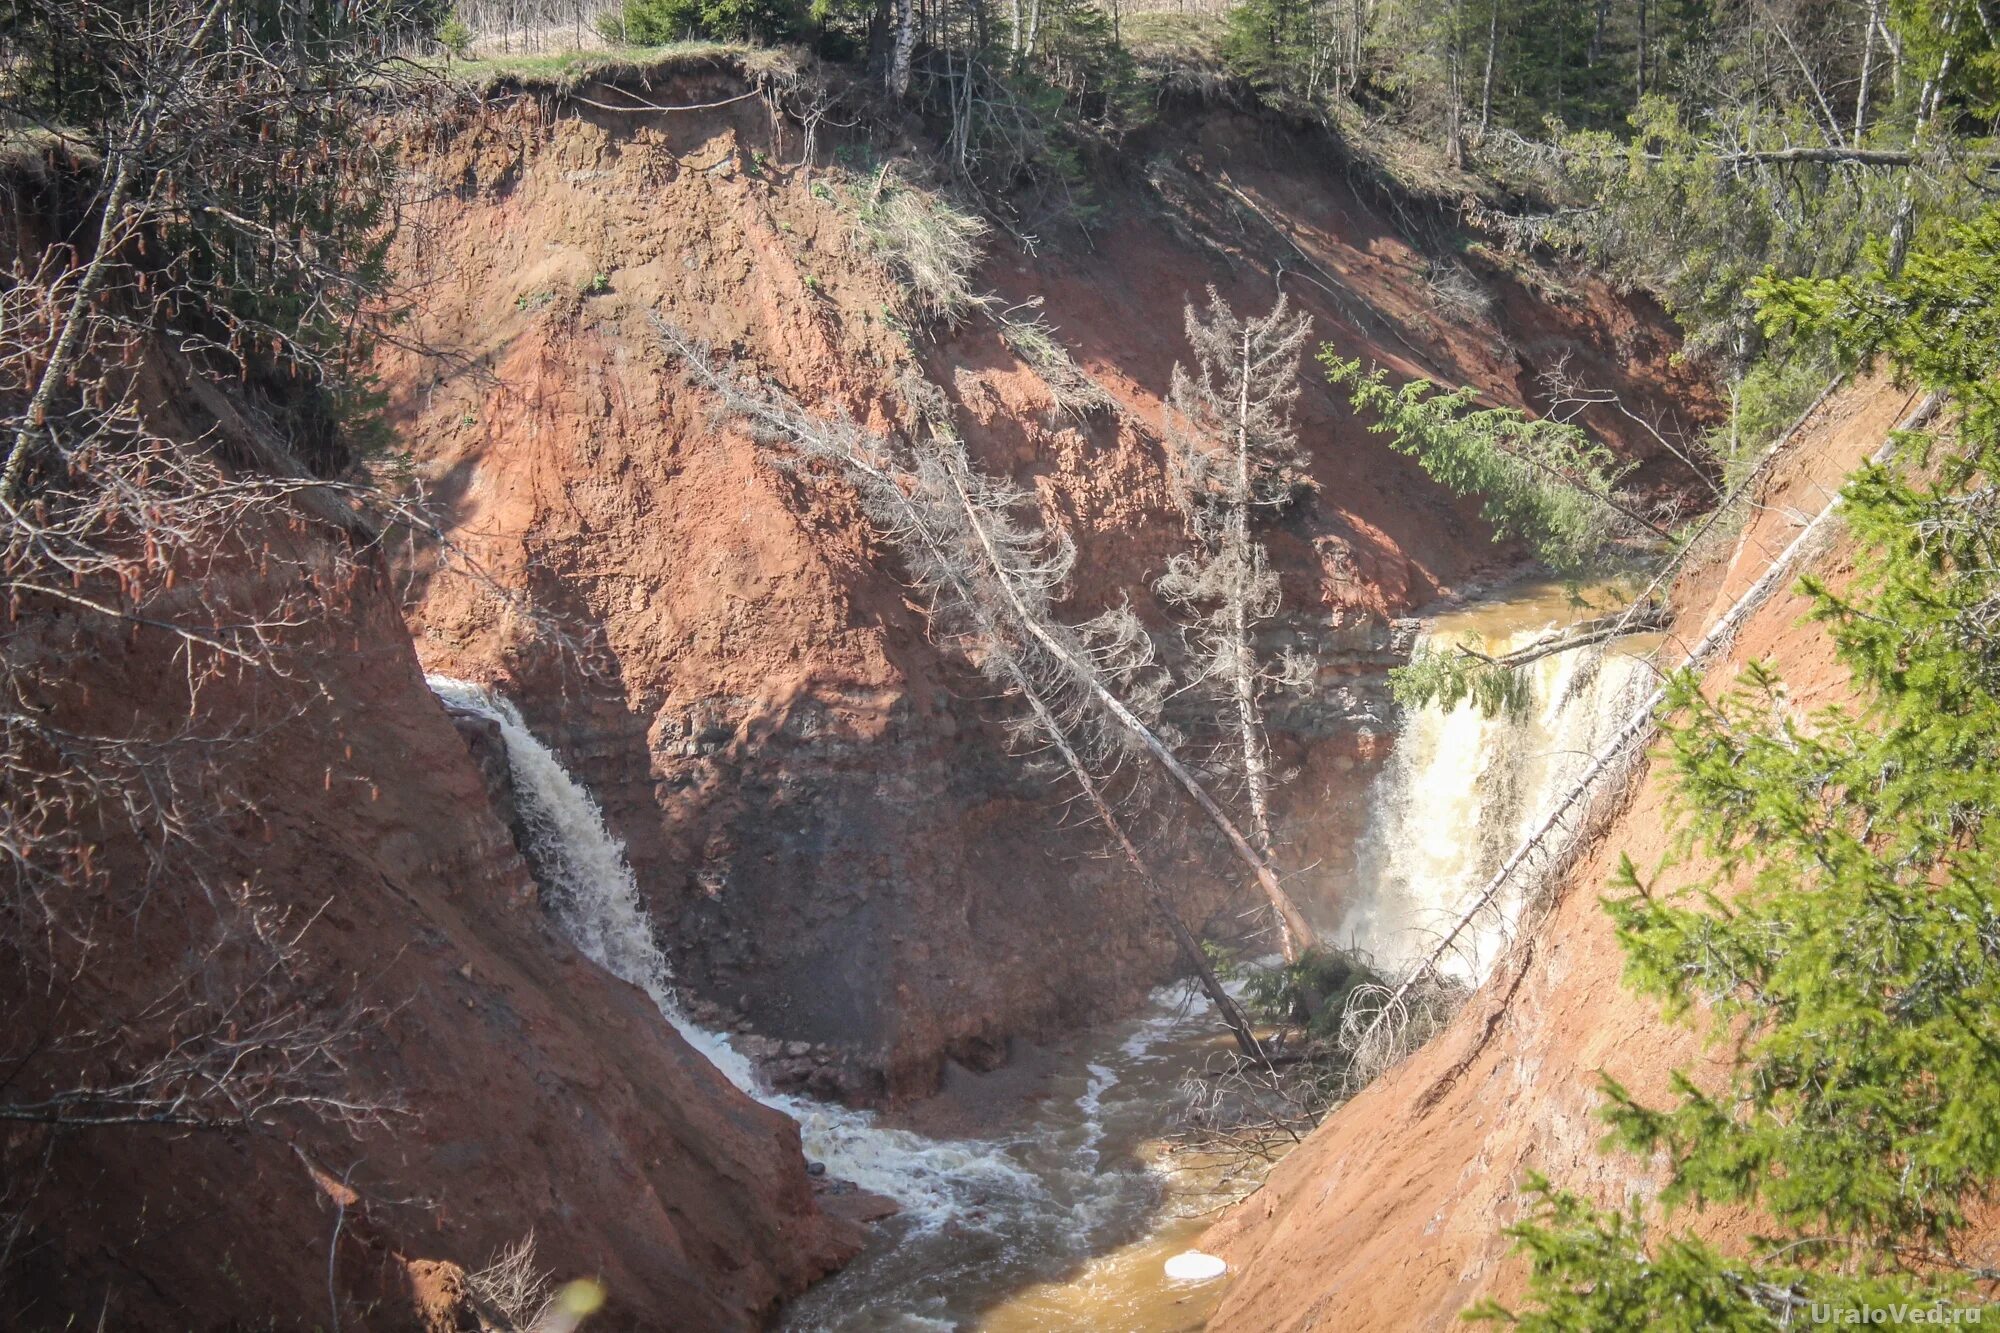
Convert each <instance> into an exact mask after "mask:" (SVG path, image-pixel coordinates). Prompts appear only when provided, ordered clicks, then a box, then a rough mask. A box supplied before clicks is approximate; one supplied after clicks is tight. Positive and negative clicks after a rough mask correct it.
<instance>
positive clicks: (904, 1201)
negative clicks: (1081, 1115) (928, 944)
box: [428, 676, 1042, 1227]
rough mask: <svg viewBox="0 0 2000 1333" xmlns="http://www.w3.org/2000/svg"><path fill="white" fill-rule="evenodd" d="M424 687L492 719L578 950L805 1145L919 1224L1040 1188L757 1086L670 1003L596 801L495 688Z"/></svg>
mask: <svg viewBox="0 0 2000 1333" xmlns="http://www.w3.org/2000/svg"><path fill="white" fill-rule="evenodd" d="M428 681H429V684H430V687H431V692H432V693H434V694H436V695H437V696H438V698H440V699H442V700H444V701H445V702H446V703H448V704H450V705H452V706H453V707H455V708H458V709H461V710H463V711H466V712H471V713H477V714H479V715H480V716H481V717H486V718H490V719H492V720H493V721H495V722H497V723H499V724H500V731H501V735H502V736H503V738H504V739H505V740H506V743H507V763H508V766H509V767H510V768H511V769H512V770H513V774H514V786H515V792H516V796H517V799H518V800H519V803H520V810H521V818H522V821H523V822H524V823H525V824H526V825H527V829H528V836H529V838H530V840H531V841H532V843H533V845H534V849H535V859H536V860H537V862H538V863H539V866H538V868H539V870H540V871H541V873H542V875H543V877H544V878H545V879H546V880H548V881H550V882H549V883H548V884H547V886H546V887H547V889H548V891H549V893H548V896H549V900H550V906H551V908H552V909H553V912H554V915H555V918H556V920H557V922H558V924H560V925H561V926H562V928H563V930H564V931H565V933H567V934H568V935H569V937H570V940H571V941H572V942H573V943H574V944H575V945H576V947H577V948H578V949H580V950H582V952H583V954H584V956H585V957H587V958H589V959H590V960H591V961H592V962H594V963H596V964H597V965H598V966H599V967H602V968H603V969H604V970H605V971H607V972H609V973H611V974H612V975H613V976H615V977H618V978H620V979H621V980H624V981H628V982H631V983H632V984H633V985H635V986H638V987H640V988H641V989H642V990H644V991H645V992H646V994H647V995H649V996H651V997H652V1000H653V1003H654V1004H656V1005H658V1006H659V1010H660V1014H661V1016H662V1017H664V1018H665V1019H666V1020H667V1021H668V1022H669V1023H671V1024H673V1026H674V1028H675V1029H676V1030H677V1031H678V1032H679V1033H680V1034H681V1036H682V1037H683V1038H685V1039H686V1040H687V1043H688V1044H689V1045H690V1046H692V1047H694V1048H695V1050H697V1051H699V1052H701V1054H702V1055H703V1056H704V1057H706V1058H707V1060H708V1061H709V1063H710V1064H712V1065H714V1066H715V1067H716V1069H717V1070H719V1071H721V1073H722V1076H723V1077H724V1078H727V1079H728V1080H729V1081H730V1082H731V1083H733V1084H735V1085H736V1086H737V1087H738V1088H740V1089H742V1090H743V1091H744V1092H746V1093H748V1094H749V1095H750V1096H752V1097H754V1098H756V1099H757V1100H758V1101H760V1102H762V1103H763V1104H764V1105H766V1106H769V1107H773V1108H775V1109H776V1110H779V1111H782V1112H784V1113H785V1114H786V1115H789V1116H791V1117H792V1118H793V1119H794V1120H796V1121H798V1122H799V1136H800V1138H801V1140H802V1141H803V1143H804V1147H805V1152H806V1156H808V1157H810V1158H813V1159H814V1160H816V1161H820V1162H824V1163H825V1164H826V1169H827V1171H828V1172H829V1173H830V1174H832V1175H834V1176H836V1177H838V1178H840V1179H842V1180H851V1181H853V1182H854V1183H855V1184H857V1185H859V1186H861V1187H862V1188H863V1189H866V1190H870V1191H873V1192H874V1193H876V1194H881V1195H885V1196H887V1197H888V1198H891V1199H894V1200H895V1201H896V1202H897V1203H899V1204H901V1205H902V1207H903V1209H904V1212H905V1214H906V1215H907V1216H908V1217H909V1219H910V1220H911V1221H913V1222H915V1223H916V1224H917V1225H919V1226H924V1227H937V1226H941V1225H943V1224H944V1223H945V1222H947V1221H950V1220H952V1219H953V1218H954V1217H959V1216H961V1215H962V1214H964V1213H965V1212H966V1211H967V1204H968V1201H971V1200H978V1201H982V1202H983V1201H985V1200H987V1199H989V1198H991V1197H993V1196H1005V1195H1010V1194H1012V1195H1027V1196H1033V1195H1036V1194H1038V1193H1041V1192H1042V1185H1041V1182H1040V1181H1039V1180H1037V1179H1036V1178H1035V1177H1034V1176H1033V1175H1032V1174H1031V1173H1029V1172H1028V1171H1027V1170H1025V1169H1024V1168H1022V1167H1021V1166H1020V1165H1019V1164H1018V1163H1016V1162H1014V1161H1013V1160H1012V1159H1011V1158H1009V1157H1008V1156H1007V1155H1006V1153H1005V1152H1004V1151H1003V1150H1002V1149H1001V1147H1000V1146H999V1145H996V1144H991V1143H981V1142H978V1141H973V1140H966V1141H948V1140H939V1139H929V1138H925V1137H924V1136H922V1135H919V1134H912V1133H909V1132H908V1131H906V1130H900V1129H890V1128H887V1127H884V1126H881V1125H878V1124H876V1123H875V1122H874V1118H873V1117H872V1116H869V1115H867V1114H866V1113H864V1112H860V1111H851V1110H848V1109H847V1108H846V1107H842V1106H834V1105H830V1104H827V1103H823V1102H815V1101H812V1100H810V1099H808V1098H804V1097H791V1096H786V1095H784V1094H782V1093H774V1092H771V1091H768V1090H767V1089H765V1088H763V1087H762V1086H761V1085H760V1084H759V1082H758V1080H757V1075H756V1070H755V1068H754V1067H753V1066H752V1065H751V1063H750V1060H749V1059H748V1058H747V1057H746V1056H744V1055H743V1053H742V1052H740V1051H738V1050H737V1049H736V1048H735V1047H734V1046H733V1045H731V1044H730V1041H729V1038H728V1037H727V1036H725V1035H723V1034H722V1033H719V1032H710V1031H708V1030H707V1029H705V1028H702V1027H699V1026H697V1025H696V1024H695V1023H694V1022H692V1021H691V1020H690V1019H689V1018H688V1017H687V1015H686V1014H684V1013H682V1012H681V1008H680V1004H679V1002H678V1001H677V1000H676V999H675V997H674V994H673V991H672V989H671V987H670V985H669V977H670V974H669V972H668V970H667V960H666V955H664V954H663V953H661V951H660V946H659V944H658V942H657V941H656V940H655V939H654V938H653V931H652V927H651V925H650V923H649V922H648V921H647V919H646V915H645V910H644V909H643V908H642V907H641V906H640V899H639V886H638V883H637V882H636V881H635V880H634V879H633V877H632V868H631V866H630V865H628V864H627V863H626V860H625V848H624V846H623V844H621V843H620V842H619V841H618V839H617V838H616V837H614V836H613V835H612V833H611V831H610V830H609V829H607V828H606V827H605V825H604V813H603V811H602V810H600V809H599V808H598V805H597V802H596V801H595V800H594V799H592V797H591V795H590V793H589V792H587V791H585V790H584V789H583V787H582V786H581V785H580V784H579V783H578V782H577V781H576V779H574V778H572V777H571V776H570V775H569V773H568V771H567V770H566V769H564V768H563V766H562V763H561V762H560V761H559V760H558V759H557V758H556V757H555V755H554V753H553V752H551V751H550V750H549V748H548V747H547V746H546V745H543V744H542V743H541V741H539V740H537V739H536V738H535V735H534V733H533V732H531V731H529V730H528V728H527V726H526V724H525V723H523V722H522V720H521V714H520V713H519V711H518V710H516V709H515V707H514V705H513V704H511V703H509V702H508V701H507V700H506V699H504V698H501V697H500V696H499V695H497V694H495V693H493V692H492V691H490V690H488V689H486V688H485V687H483V686H480V685H473V684H470V683H468V682H466V681H461V680H453V679H451V678H450V677H447V676H431V677H429V678H428Z"/></svg>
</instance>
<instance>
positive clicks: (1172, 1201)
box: [782, 988, 1255, 1333]
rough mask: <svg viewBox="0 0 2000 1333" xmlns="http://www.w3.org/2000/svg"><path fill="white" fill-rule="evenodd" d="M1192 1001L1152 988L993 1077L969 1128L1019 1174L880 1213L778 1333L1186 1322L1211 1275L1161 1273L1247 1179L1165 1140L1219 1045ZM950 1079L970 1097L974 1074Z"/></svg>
mask: <svg viewBox="0 0 2000 1333" xmlns="http://www.w3.org/2000/svg"><path fill="white" fill-rule="evenodd" d="M1230 1049H1231V1047H1230V1043H1229V1041H1228V1036H1227V1034H1226V1033H1225V1032H1224V1031H1223V1030H1222V1028H1221V1026H1220V1024H1219V1023H1218V1022H1217V1021H1216V1019H1215V1017H1214V1015H1213V1013H1212V1011H1211V1010H1210V1009H1209V1008H1208V1006H1207V1004H1206V1002H1205V1001H1202V1000H1199V999H1193V1000H1191V999H1190V998H1189V997H1188V995H1187V993H1186V992H1185V991H1184V990H1181V989H1180V988H1171V989H1169V990H1166V991H1162V992H1158V993H1156V994H1155V996H1154V997H1153V1003H1152V1006H1151V1008H1150V1011H1149V1012H1148V1013H1147V1014H1146V1015H1145V1016H1144V1017H1142V1018H1139V1019H1136V1020H1133V1021H1130V1022H1126V1023H1120V1024H1114V1025H1109V1026H1106V1027H1103V1028H1100V1029H1095V1030H1093V1031H1090V1032H1088V1033H1085V1034H1081V1035H1080V1036H1078V1037H1076V1038H1075V1039H1073V1040H1072V1041H1071V1042H1070V1043H1068V1045H1067V1046H1065V1047H1064V1048H1063V1049H1061V1050H1060V1051H1056V1052H1052V1053H1046V1054H1045V1055H1044V1056H1043V1058H1042V1059H1041V1060H1040V1063H1041V1065H1042V1068H1041V1070H1040V1071H1039V1073H1038V1074H1037V1075H1036V1076H1035V1077H1034V1078H1033V1080H1032V1083H1033V1087H1032V1088H1031V1089H1029V1090H1027V1091H1026V1092H1025V1093H1024V1092H1023V1090H1022V1089H1020V1088H1018V1087H1009V1088H1007V1089H1005V1090H1004V1091H1001V1090H999V1089H997V1088H996V1089H995V1092H994V1097H993V1100H994V1101H997V1102H1000V1103H1002V1105H1000V1106H999V1107H997V1108H992V1109H989V1111H988V1113H987V1115H986V1117H985V1123H984V1124H982V1125H981V1126H980V1131H979V1138H980V1139H981V1140H982V1141H984V1142H986V1143H988V1144H991V1145H993V1146H994V1147H996V1148H997V1149H998V1150H999V1151H1000V1152H1001V1153H1002V1154H1004V1155H1005V1156H1006V1157H1007V1158H1008V1159H1009V1160H1011V1161H1012V1162H1013V1163H1015V1164H1016V1165H1017V1166H1018V1167H1019V1168H1020V1177H1019V1178H1018V1179H1017V1180H1015V1181H1011V1182H1007V1183H1006V1185H1005V1186H1004V1187H996V1188H994V1189H993V1190H992V1191H991V1193H990V1194H989V1195H987V1196H986V1197H984V1198H976V1199H973V1200H971V1201H970V1204H969V1206H968V1207H966V1208H964V1209H963V1210H962V1211H961V1214H960V1215H959V1216H957V1217H954V1218H951V1219H949V1220H946V1221H944V1222H942V1223H935V1222H932V1223H918V1222H912V1221H910V1220H908V1219H897V1220H892V1221H891V1222H889V1223H886V1224H884V1225H883V1226H882V1227H881V1228H879V1229H878V1232H877V1234H876V1236H875V1238H874V1240H873V1242H872V1243H871V1245H870V1246H869V1248H868V1249H867V1250H866V1251H865V1252H864V1253H863V1254H862V1255H861V1257H860V1258H858V1259H856V1260H855V1261H854V1262H853V1263H852V1264H850V1265H849V1266H848V1267H847V1268H846V1269H844V1270H842V1271H841V1272H840V1273H839V1274H838V1275H836V1276H835V1277H833V1278H830V1279H829V1280H827V1281H826V1282H824V1283H822V1284H820V1285H819V1286H818V1287H815V1288H814V1289H813V1290H812V1291H810V1292H808V1293H807V1294H806V1295H805V1296H804V1297H803V1298H801V1299H800V1300H799V1301H798V1302H797V1303H796V1304H795V1305H794V1306H793V1307H792V1309H791V1310H790V1311H789V1312H788V1315H787V1317H786V1319H785V1321H784V1324H783V1325H782V1326H783V1327H784V1328H785V1329H787V1330H790V1331H791V1333H807V1331H808V1330H810V1331H813V1333H818V1331H820V1330H824V1331H825V1333H918V1331H920V1330H953V1331H954V1333H972V1331H973V1330H977V1331H978V1333H1029V1331H1030V1330H1033V1331H1035V1333H1056V1331H1058V1330H1076V1331H1077V1333H1083V1330H1090V1331H1091V1333H1191V1331H1192V1330H1196V1329H1199V1328H1201V1327H1202V1326H1203V1324H1204V1323H1205V1322H1206V1321H1207V1318H1208V1316H1209V1315H1210V1314H1211V1313H1212V1312H1213V1311H1214V1309H1215V1306H1216V1303H1217V1302H1218V1301H1219V1300H1220V1299H1221V1296H1222V1292H1223V1290H1224V1289H1225V1287H1226V1285H1227V1283H1228V1280H1229V1279H1228V1278H1227V1276H1225V1277H1223V1278H1221V1279H1218V1280H1215V1281H1211V1282H1205V1283H1184V1282H1174V1281H1171V1280H1169V1279H1168V1278H1167V1276H1166V1273H1165V1264H1166V1261H1167V1260H1168V1259H1169V1258H1171V1257H1173V1256H1174V1255H1176V1254H1179V1253H1181V1252H1182V1251H1184V1250H1188V1249H1192V1248H1195V1247H1196V1245H1197V1243H1198V1242H1199V1240H1200V1237H1201V1233H1202V1232H1203V1231H1205V1230H1206V1229H1207V1227H1208V1226H1209V1224H1210V1223H1211V1222H1212V1221H1213V1220H1214V1215H1215V1213H1216V1211H1217V1210H1218V1209H1219V1208H1220V1207H1221V1206H1222V1205H1223V1204H1224V1203H1225V1202H1227V1201H1228V1200H1229V1199H1231V1198H1234V1197H1236V1196H1237V1195H1239V1194H1241V1193H1242V1192H1244V1191H1245V1190H1246V1189H1247V1188H1248V1187H1249V1186H1250V1185H1251V1184H1253V1183H1255V1178H1254V1177H1245V1176H1241V1175H1239V1176H1237V1177H1236V1178H1235V1179H1234V1180H1233V1181H1232V1182H1231V1184H1230V1185H1228V1186H1224V1185H1223V1184H1222V1181H1221V1176H1222V1172H1221V1170H1220V1169H1219V1164H1218V1163H1216V1162H1214V1161H1213V1160H1211V1159H1206V1158H1202V1157H1200V1156H1199V1155H1195V1154H1189V1153H1174V1152H1171V1151H1169V1143H1168V1140H1167V1136H1168V1135H1170V1134H1171V1133H1172V1132H1173V1130H1174V1128H1175V1125H1176V1115H1177V1111H1178V1108H1179V1106H1180V1097H1181V1087H1182V1083H1183V1081H1184V1080H1185V1079H1186V1078H1187V1077H1188V1076H1189V1074H1190V1072H1191V1071H1196V1070H1199V1069H1201V1068H1203V1067H1205V1066H1207V1065H1208V1064H1210V1063H1211V1062H1214V1063H1216V1064H1218V1065H1219V1064H1220V1063H1222V1062H1223V1061H1225V1060H1226V1059H1227V1058H1228V1053H1229V1051H1230ZM963 1082H964V1084H965V1085H967V1086H963V1087H961V1088H959V1089H957V1090H956V1091H955V1096H956V1098H957V1099H958V1100H959V1101H961V1102H970V1103H975V1104H976V1103H977V1102H978V1100H979V1098H980V1096H981V1091H982V1090H981V1088H980V1087H979V1080H978V1079H966V1080H964V1081H963Z"/></svg>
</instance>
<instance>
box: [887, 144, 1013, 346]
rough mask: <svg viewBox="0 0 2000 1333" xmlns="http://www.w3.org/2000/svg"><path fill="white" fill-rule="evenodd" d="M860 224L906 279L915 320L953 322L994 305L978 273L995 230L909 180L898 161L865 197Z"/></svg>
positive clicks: (961, 320)
mask: <svg viewBox="0 0 2000 1333" xmlns="http://www.w3.org/2000/svg"><path fill="white" fill-rule="evenodd" d="M860 225H861V231H862V234H863V235H864V236H866V237H867V239H868V244H869V246H870V248H872V249H873V250H874V252H875V253H876V254H877V255H878V256H880V257H881V258H882V259H883V260H884V261H886V262H887V263H888V265H889V266H890V268H892V269H894V270H895V272H896V276H897V277H898V278H899V279H900V280H901V281H902V284H903V290H904V293H905V295H906V296H907V297H908V300H909V305H910V314H911V315H912V316H913V317H914V318H916V319H918V320H923V321H931V322H937V323H942V324H945V325H947V326H953V325H957V324H961V323H963V322H964V321H965V320H966V319H967V318H968V317H969V316H970V315H971V314H972V313H973V312H974V311H975V310H981V309H984V308H985V307H986V306H987V305H989V304H990V303H991V301H992V298H991V297H989V296H986V295H984V294H982V293H980V292H979V291H977V290H975V289H974V287H973V285H972V274H973V270H975V269H977V268H978V267H979V261H980V260H981V259H982V258H984V257H985V253H986V239H987V237H988V236H989V235H991V233H992V228H991V227H989V226H988V225H987V224H986V222H985V221H984V220H983V219H981V218H978V217H975V216H974V215H972V214H970V213H967V212H965V211H964V210H963V209H960V208H958V207H957V206H956V205H954V204H953V203H952V202H951V201H950V200H948V199H946V198H945V197H944V196H943V195H942V194H940V193H938V192H937V191H936V190H933V189H929V188H927V187H925V186H922V185H918V184H916V183H914V182H911V181H907V180H904V179H903V178H902V177H900V176H899V175H898V174H897V164H895V163H893V162H892V163H889V164H888V165H887V166H884V167H883V168H882V169H881V171H879V172H877V173H876V176H875V182H874V185H873V186H872V187H871V188H870V189H869V190H868V192H867V194H866V195H865V196H864V198H863V200H862V207H861V216H860Z"/></svg>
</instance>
